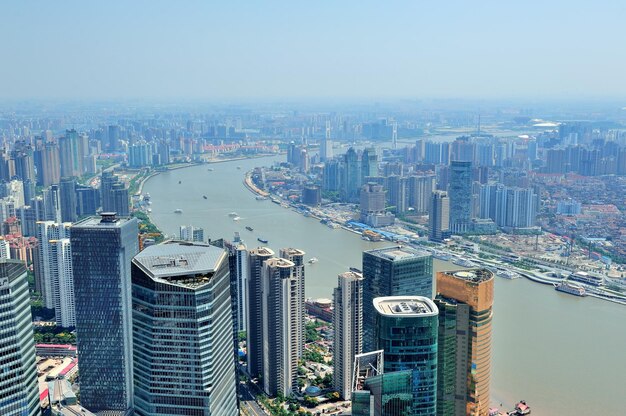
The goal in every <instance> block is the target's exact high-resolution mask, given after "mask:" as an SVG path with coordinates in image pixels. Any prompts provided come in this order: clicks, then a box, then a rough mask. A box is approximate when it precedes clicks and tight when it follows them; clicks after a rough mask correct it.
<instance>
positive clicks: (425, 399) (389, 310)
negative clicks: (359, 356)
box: [374, 296, 439, 416]
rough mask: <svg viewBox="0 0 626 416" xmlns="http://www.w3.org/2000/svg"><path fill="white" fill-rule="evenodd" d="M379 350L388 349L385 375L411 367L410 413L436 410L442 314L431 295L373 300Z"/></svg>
mask: <svg viewBox="0 0 626 416" xmlns="http://www.w3.org/2000/svg"><path fill="white" fill-rule="evenodd" d="M374 309H375V311H376V349H381V350H383V351H385V364H384V367H385V374H388V373H393V372H396V371H405V370H412V371H414V372H416V373H417V377H416V378H415V383H413V384H412V394H413V403H412V406H411V407H412V409H411V411H410V412H409V414H411V415H420V416H421V415H424V416H426V415H427V416H435V414H436V412H437V358H438V357H437V335H438V318H437V315H438V313H439V311H438V309H437V306H436V305H435V304H434V303H433V301H432V300H430V298H429V297H428V298H427V297H422V296H388V297H380V298H376V299H374Z"/></svg>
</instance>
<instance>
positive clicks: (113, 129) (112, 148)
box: [105, 125, 120, 152]
mask: <svg viewBox="0 0 626 416" xmlns="http://www.w3.org/2000/svg"><path fill="white" fill-rule="evenodd" d="M107 136H108V139H109V140H108V143H107V144H106V146H105V148H106V150H107V151H109V152H116V151H117V150H118V149H119V141H120V126H117V125H112V126H109V129H108V135H107Z"/></svg>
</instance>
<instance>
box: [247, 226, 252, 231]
mask: <svg viewBox="0 0 626 416" xmlns="http://www.w3.org/2000/svg"><path fill="white" fill-rule="evenodd" d="M246 230H248V231H254V228H252V227H250V226H246Z"/></svg>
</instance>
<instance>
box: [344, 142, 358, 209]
mask: <svg viewBox="0 0 626 416" xmlns="http://www.w3.org/2000/svg"><path fill="white" fill-rule="evenodd" d="M342 172H343V175H342V180H341V185H342V187H341V198H342V199H343V200H344V201H352V202H354V201H358V199H359V192H360V189H361V164H360V160H359V156H358V154H357V152H356V150H354V148H352V147H351V148H349V149H348V151H347V152H346V154H345V155H343V171H342Z"/></svg>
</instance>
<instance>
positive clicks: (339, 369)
mask: <svg viewBox="0 0 626 416" xmlns="http://www.w3.org/2000/svg"><path fill="white" fill-rule="evenodd" d="M338 283H339V284H338V286H337V287H336V288H335V290H334V292H333V299H334V306H335V307H334V309H333V328H334V330H335V333H334V338H333V366H334V367H333V368H334V371H333V385H334V388H335V390H337V391H338V392H339V395H340V397H341V398H342V399H343V400H350V398H351V395H352V387H353V386H352V376H353V374H354V368H353V365H354V357H355V356H356V355H358V354H361V352H362V350H363V275H361V274H360V273H356V272H352V271H350V272H345V273H342V274H340V275H339V279H338Z"/></svg>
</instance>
